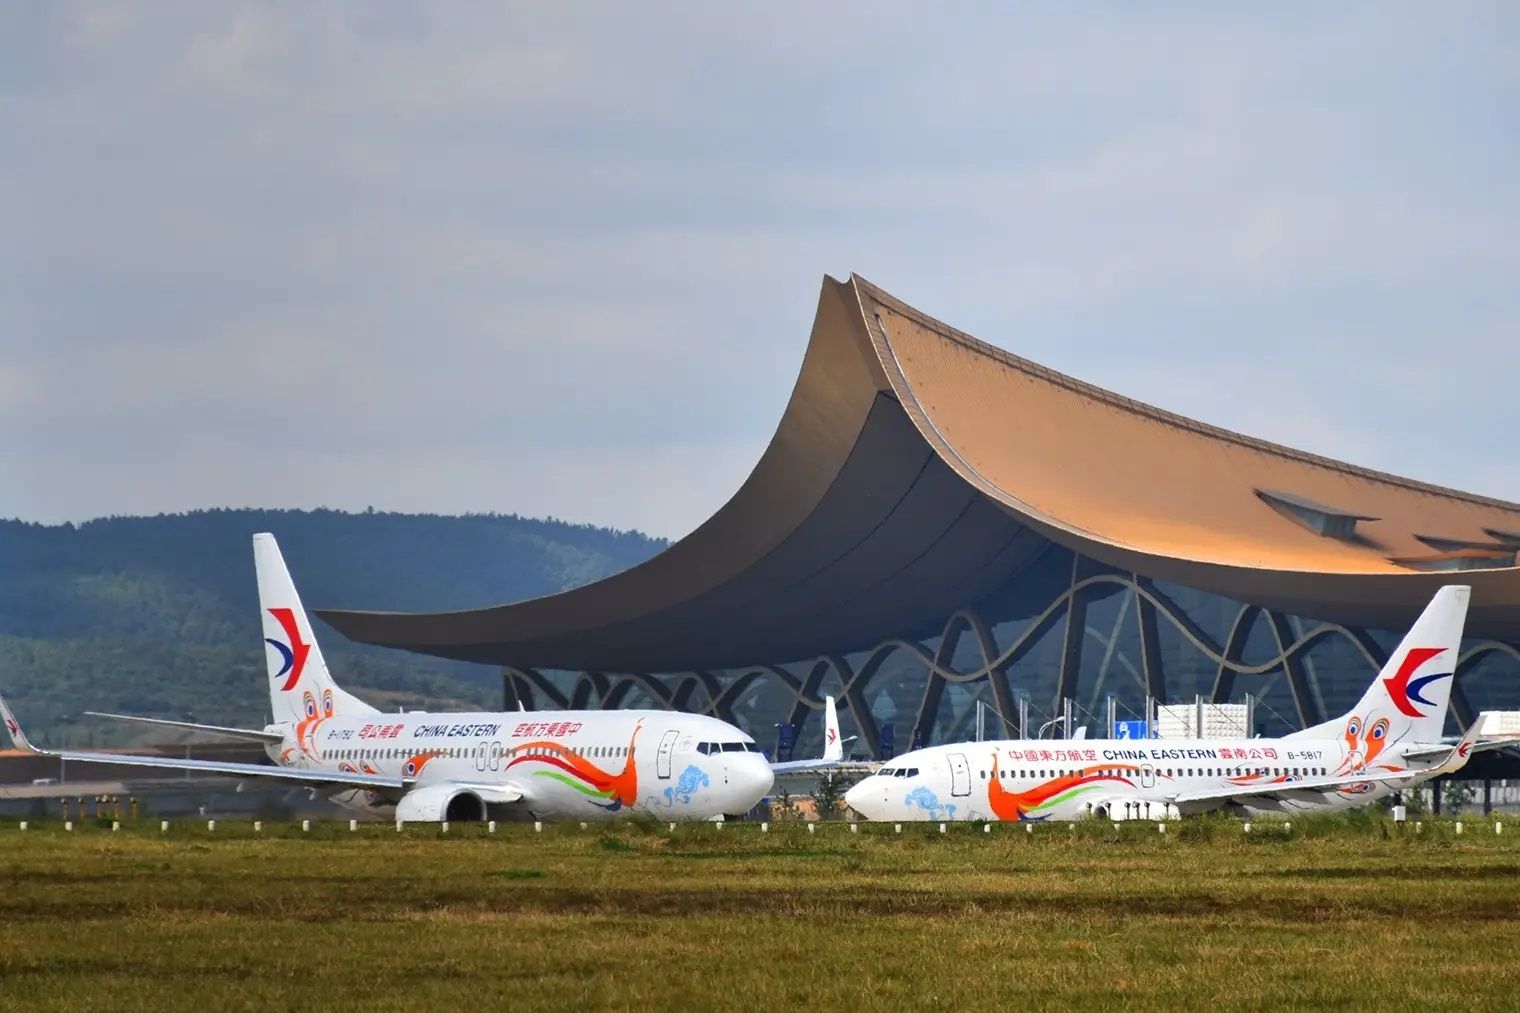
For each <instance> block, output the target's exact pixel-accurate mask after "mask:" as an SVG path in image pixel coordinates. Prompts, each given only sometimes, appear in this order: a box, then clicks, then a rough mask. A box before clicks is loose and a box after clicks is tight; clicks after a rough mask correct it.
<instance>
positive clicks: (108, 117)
mask: <svg viewBox="0 0 1520 1013" xmlns="http://www.w3.org/2000/svg"><path fill="white" fill-rule="evenodd" d="M0 137H3V138H4V139H5V140H4V141H3V142H0V516H9V517H21V518H24V519H28V520H36V521H47V522H57V521H62V520H74V521H79V520H84V519H87V518H90V517H95V516H102V515H110V514H135V513H157V512H160V511H179V510H186V509H194V508H201V507H214V506H269V507H316V506H328V507H336V508H345V509H364V508H365V507H369V506H373V507H374V508H376V509H393V510H406V511H432V512H442V513H460V512H483V511H497V512H504V513H506V512H515V513H520V514H524V515H533V516H555V517H560V518H563V519H567V520H572V521H578V522H590V523H596V524H605V525H610V526H614V527H619V528H638V529H641V530H644V531H648V532H651V533H653V534H657V535H663V536H666V537H677V536H680V535H681V534H683V533H685V532H687V531H689V530H690V529H692V528H693V527H695V526H696V525H697V524H699V523H700V522H701V521H702V520H704V519H705V518H706V517H707V516H709V515H710V514H711V513H712V512H713V511H714V510H715V509H716V508H717V507H718V506H720V505H721V504H722V503H723V502H724V501H725V500H726V499H727V498H728V497H729V496H730V495H731V494H732V493H733V492H734V491H735V490H736V489H737V488H738V486H739V485H740V483H741V482H742V481H743V480H744V477H745V476H746V475H747V474H748V472H749V470H750V468H751V467H752V466H753V464H754V463H755V461H756V460H757V459H758V457H759V455H760V452H761V450H762V449H763V448H764V446H765V444H766V443H767V441H768V440H769V438H770V435H771V433H772V431H773V430H774V427H775V425H776V422H777V421H778V420H779V418H780V417H781V413H782V411H783V409H784V407H785V405H786V401H787V398H788V396H789V393H790V390H791V386H792V383H793V381H794V380H795V378H796V372H797V369H798V367H799V365H800V363H801V359H802V353H803V349H804V347H805V345H806V342H807V336H808V330H809V326H810V324H811V321H812V315H813V310H814V308H815V306H816V301H817V296H818V289H819V284H820V282H821V280H822V278H823V276H824V275H825V274H832V275H834V276H835V277H840V278H842V277H846V276H847V275H848V274H849V273H850V272H851V271H854V272H858V273H859V274H861V275H862V276H864V277H866V278H868V279H870V280H871V281H873V282H875V283H876V284H879V285H881V286H882V287H884V288H886V289H887V290H888V291H890V292H892V293H894V294H895V295H897V296H899V297H900V298H903V299H905V300H906V301H908V302H909V303H911V304H913V305H916V306H918V307H919V308H920V309H923V310H924V311H926V312H928V313H930V314H932V315H934V316H936V317H939V318H940V319H942V320H945V321H947V322H949V323H951V324H953V325H955V326H957V327H959V328H961V329H963V330H965V331H968V332H970V333H972V334H975V335H977V336H978V337H981V338H983V339H985V340H988V341H991V342H992V343H994V344H997V345H1000V346H1002V347H1004V348H1007V349H1009V350H1011V351H1013V352H1016V353H1018V354H1020V355H1023V356H1026V357H1028V358H1031V359H1034V360H1035V361H1038V362H1041V363H1044V364H1046V365H1049V366H1051V367H1053V368H1056V369H1059V370H1062V371H1064V372H1067V373H1071V374H1073V375H1075V376H1078V377H1080V378H1082V379H1084V380H1088V381H1091V382H1093V383H1097V384H1099V385H1101V386H1104V387H1108V388H1110V389H1113V390H1116V391H1119V392H1121V393H1123V394H1126V395H1129V396H1131V397H1135V398H1139V399H1141V400H1144V401H1149V402H1151V403H1154V404H1157V405H1160V406H1162V407H1164V408H1167V409H1170V410H1173V411H1178V412H1181V413H1183V414H1186V415H1190V416H1193V417H1196V418H1200V419H1203V420H1205V421H1207V422H1211V423H1214V424H1217V425H1222V426H1226V427H1228V428H1232V429H1236V430H1241V431H1244V432H1247V433H1250V434H1252V435H1256V436H1261V437H1264V438H1267V439H1272V440H1276V441H1279V442H1284V443H1287V444H1289V445H1292V446H1296V447H1300V448H1303V449H1307V450H1312V451H1315V452H1318V453H1323V454H1327V455H1330V456H1333V457H1337V458H1341V459H1345V460H1349V461H1352V462H1354V463H1357V464H1362V465H1366V466H1370V467H1375V468H1379V469H1383V470H1388V471H1393V472H1396V473H1400V474H1406V475H1411V476H1414V477H1417V478H1420V479H1424V480H1427V481H1433V482H1437V483H1441V484H1445V485H1451V486H1455V487H1457V488H1462V489H1469V490H1472V491H1475V492H1481V493H1485V494H1489V495H1495V496H1500V497H1504V498H1508V499H1514V500H1520V467H1517V463H1520V461H1517V434H1520V400H1517V399H1520V284H1517V283H1516V279H1517V278H1520V252H1517V251H1520V230H1517V229H1516V225H1517V222H1520V164H1517V162H1520V159H1517V152H1520V8H1516V7H1515V6H1513V5H1506V4H1491V5H1489V4H1461V3H1454V4H1441V5H1433V4H1409V5H1404V4H1365V5H1359V4H1338V5H1311V4H1300V3H1273V4H1261V5H1246V4H1231V5H1220V4H1209V3H1197V4H1176V5H1170V4H1157V5H1128V4H1105V3H1086V4H1050V5H1040V4H1030V5H1002V4H951V5H928V4H902V5H899V4H893V3H885V2H883V3H873V4H869V5H848V6H847V5H843V4H839V5H820V4H817V3H803V4H796V5H792V4H787V3H766V4H752V5H744V6H734V7H730V6H728V5H697V4H688V5H675V6H665V5H662V4H656V3H650V4H638V5H633V4H619V5H614V4H605V5H599V4H496V5H485V4H479V5H476V4H432V5H413V4H386V3H365V4H350V5H345V4H339V3H332V4H321V5H313V4H305V3H291V4H237V3H219V4H204V3H199V2H196V3H182V4H173V3H161V4H159V3H155V4H136V5H128V4H106V5H99V6H97V5H90V4H84V5H74V4H68V3H48V4H43V3H35V4H6V5H4V6H0Z"/></svg>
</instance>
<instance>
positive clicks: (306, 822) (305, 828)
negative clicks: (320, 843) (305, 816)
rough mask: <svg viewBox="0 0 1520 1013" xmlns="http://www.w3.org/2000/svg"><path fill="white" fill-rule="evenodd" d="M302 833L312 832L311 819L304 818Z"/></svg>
mask: <svg viewBox="0 0 1520 1013" xmlns="http://www.w3.org/2000/svg"><path fill="white" fill-rule="evenodd" d="M301 833H303V834H309V833H311V820H302V821H301Z"/></svg>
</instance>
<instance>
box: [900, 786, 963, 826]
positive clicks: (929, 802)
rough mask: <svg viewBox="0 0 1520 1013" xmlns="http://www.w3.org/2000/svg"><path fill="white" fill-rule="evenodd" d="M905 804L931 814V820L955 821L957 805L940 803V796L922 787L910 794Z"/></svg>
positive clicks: (904, 799) (905, 799) (904, 800)
mask: <svg viewBox="0 0 1520 1013" xmlns="http://www.w3.org/2000/svg"><path fill="white" fill-rule="evenodd" d="M903 802H904V803H905V804H907V806H908V807H909V808H915V807H916V808H919V809H922V810H923V811H924V812H926V813H928V814H929V818H930V819H931V820H937V819H940V818H941V817H942V816H943V818H944V819H955V803H953V802H943V803H942V802H940V800H939V796H938V795H936V794H934V792H932V791H930V790H929V789H928V788H925V787H923V786H922V785H920V786H919V787H917V788H914V789H913V790H912V791H910V792H908V794H907V795H906V796H905V797H904V798H903Z"/></svg>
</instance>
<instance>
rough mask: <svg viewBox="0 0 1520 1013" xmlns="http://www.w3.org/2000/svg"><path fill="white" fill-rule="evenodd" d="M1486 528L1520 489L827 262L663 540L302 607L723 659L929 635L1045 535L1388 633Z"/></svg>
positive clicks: (407, 634)
mask: <svg viewBox="0 0 1520 1013" xmlns="http://www.w3.org/2000/svg"><path fill="white" fill-rule="evenodd" d="M1262 488H1266V489H1270V490H1274V491H1277V494H1278V495H1279V496H1282V495H1287V496H1292V497H1294V498H1295V499H1296V500H1297V501H1299V502H1303V503H1310V504H1322V503H1337V504H1354V505H1355V516H1356V517H1357V519H1358V522H1359V523H1358V525H1357V527H1356V530H1355V534H1354V536H1353V537H1345V538H1341V537H1337V538H1327V537H1324V536H1323V535H1322V534H1317V533H1316V532H1315V531H1312V530H1308V529H1306V528H1305V527H1304V526H1303V525H1301V524H1295V523H1293V522H1292V521H1291V520H1289V519H1288V518H1287V517H1285V516H1283V515H1282V514H1281V513H1280V512H1279V511H1278V510H1277V509H1274V507H1273V506H1271V505H1269V504H1268V503H1267V502H1266V501H1264V500H1263V498H1262V497H1261V496H1260V495H1259V494H1258V491H1257V490H1259V489H1262ZM1322 509H1323V508H1322ZM1496 529H1497V530H1502V531H1514V530H1520V506H1517V505H1515V504H1511V503H1506V502H1503V501H1499V500H1494V499H1489V498H1486V497H1481V496H1474V495H1471V494H1467V493H1461V492H1457V491H1454V490H1450V489H1443V488H1440V487H1436V486H1431V485H1427V484H1424V483H1420V482H1415V481H1412V480H1409V479H1404V478H1399V477H1397V476H1393V475H1386V474H1382V473H1379V472H1374V471H1369V470H1367V469H1363V468H1357V467H1354V466H1351V465H1347V464H1343V463H1341V462H1337V461H1332V460H1329V459H1326V458H1321V457H1316V456H1314V455H1310V454H1306V453H1303V452H1300V451H1295V450H1291V449H1289V448H1286V447H1279V446H1276V445H1274V444H1270V443H1266V442H1264V441H1260V440H1255V439H1252V438H1249V437H1244V436H1241V435H1239V434H1235V433H1231V432H1228V431H1225V430H1221V429H1217V428H1214V427H1211V426H1207V425H1204V424H1203V423H1199V422H1196V421H1193V420H1191V419H1186V418H1183V417H1181V416H1176V415H1172V414H1170V413H1166V412H1163V411H1160V410H1158V409H1155V408H1152V407H1150V406H1147V405H1143V404H1140V403H1138V402H1134V401H1131V400H1129V399H1126V398H1123V397H1120V396H1118V395H1115V394H1112V393H1110V392H1108V391H1104V390H1101V389H1099V388H1096V387H1092V386H1090V385H1087V384H1084V383H1081V382H1080V381H1077V380H1074V379H1072V378H1070V377H1066V376H1064V375H1062V374H1059V373H1056V372H1054V371H1052V370H1049V369H1046V368H1044V367H1042V366H1038V365H1036V364H1034V363H1031V362H1028V361H1027V360H1023V359H1020V358H1018V357H1017V356H1013V355H1011V354H1009V353H1007V352H1005V351H1003V350H1001V349H997V348H994V347H992V346H990V345H986V344H984V343H982V342H979V341H977V340H975V339H973V338H971V337H969V336H967V335H965V334H962V333H960V332H959V331H956V330H954V329H953V328H950V327H948V326H946V325H945V324H942V323H940V322H938V321H935V320H933V319H932V318H929V317H927V316H925V315H923V314H921V313H919V312H918V311H917V310H914V309H912V308H911V307H908V306H906V305H905V304H903V303H901V302H900V301H898V300H896V299H894V298H893V297H891V296H890V295H887V294H886V293H885V292H882V291H881V290H880V289H877V288H875V287H874V286H872V285H870V284H869V283H867V282H865V281H864V280H862V279H860V278H857V277H852V278H851V279H850V280H848V281H845V282H836V281H834V280H832V279H825V281H824V285H823V291H822V293H821V295H820V297H819V303H818V312H817V316H816V318H815V320H814V324H813V332H812V338H811V341H810V343H809V346H808V350H807V353H806V356H805V357H804V360H803V365H802V370H801V372H800V374H799V375H798V379H797V383H796V386H795V388H794V389H793V392H792V397H791V401H790V403H789V404H788V406H787V409H786V411H785V413H784V414H783V415H782V418H781V422H780V424H779V425H778V427H777V429H776V433H775V435H774V436H773V438H772V440H771V443H770V445H769V446H768V447H767V448H766V450H765V452H764V454H763V455H762V456H761V459H760V462H759V463H758V464H757V465H756V467H755V469H754V471H753V472H752V473H751V474H750V476H749V478H748V479H747V480H746V481H745V482H744V484H743V486H742V487H741V488H740V489H739V491H738V492H737V493H735V495H734V496H733V498H732V499H730V500H729V501H728V503H726V504H725V505H724V506H723V507H722V508H721V509H720V510H719V511H718V512H717V513H716V514H714V515H713V516H712V517H711V518H710V519H709V520H708V521H707V522H706V523H704V524H703V525H702V526H701V527H699V528H697V530H695V531H694V532H692V533H691V534H690V535H688V536H686V537H685V538H683V539H681V540H680V541H678V542H676V543H674V544H672V545H671V546H670V547H669V548H668V549H667V550H666V551H664V552H663V553H661V554H660V555H658V556H656V557H655V558H653V559H651V560H649V561H647V562H645V563H643V564H641V565H639V566H637V567H634V568H632V569H630V570H627V571H625V572H623V573H619V574H616V575H614V576H611V577H608V578H606V579H604V580H600V581H597V582H595V583H592V584H588V585H586V586H584V587H580V588H576V589H573V590H571V591H567V592H564V593H562V594H557V595H551V596H548V597H545V598H539V599H534V600H530V601H525V602H518V603H515V604H509V605H501V606H496V607H492V608H483V609H477V610H471V611H464V612H451V613H433V614H401V613H381V612H352V611H337V610H326V611H321V612H319V613H318V614H319V615H321V616H322V618H324V619H326V620H327V621H328V622H330V623H331V624H332V625H333V626H335V627H336V628H337V629H338V630H339V631H341V632H342V633H343V634H345V635H346V636H348V637H351V638H352V639H355V640H360V641H364V642H367V643H374V644H382V645H386V646H391V647H401V648H405V649H407V650H413V651H420V652H423V653H428V654H436V655H441V656H445V657H454V658H463V659H467V660H472V661H481V662H490V663H497V664H504V665H506V664H510V665H519V666H537V667H547V668H566V669H579V670H592V671H685V670H691V669H708V668H726V667H734V666H739V665H748V664H761V663H776V662H785V661H792V660H796V659H801V658H812V657H817V656H820V655H824V654H829V653H846V652H849V651H852V650H856V649H859V648H863V647H869V646H872V645H874V644H876V643H879V642H881V641H883V640H886V639H889V638H891V637H893V636H909V635H913V634H915V633H917V632H919V631H920V630H922V629H927V628H929V627H930V626H933V627H935V628H937V627H938V626H939V625H940V624H942V622H943V620H944V618H945V617H946V616H947V615H949V614H950V613H952V612H953V611H954V610H955V609H957V608H959V607H962V606H965V605H969V604H972V603H974V602H976V601H978V600H980V599H981V598H982V597H984V596H986V595H987V594H988V593H990V592H991V591H993V590H994V589H996V588H998V587H1000V586H1002V585H1003V584H1004V583H1006V582H1007V581H1008V580H1009V579H1010V578H1011V577H1012V576H1013V575H1014V574H1015V573H1016V572H1017V571H1018V569H1019V568H1020V567H1022V566H1024V565H1025V564H1026V563H1028V562H1029V561H1030V560H1031V559H1032V558H1033V557H1034V556H1035V555H1037V554H1038V553H1039V552H1040V551H1041V550H1042V549H1043V548H1044V547H1046V546H1047V545H1048V544H1049V543H1050V542H1056V543H1059V544H1061V545H1065V546H1067V547H1068V548H1071V549H1073V550H1076V551H1079V552H1082V553H1084V554H1086V555H1088V556H1091V557H1093V558H1095V559H1097V560H1099V561H1100V562H1103V563H1106V564H1109V565H1111V566H1114V567H1117V568H1120V569H1123V570H1129V571H1133V572H1135V573H1138V574H1141V575H1143V576H1147V577H1152V578H1157V579H1165V580H1174V581H1178V582H1181V583H1185V584H1189V585H1192V586H1194V587H1198V588H1201V589H1204V590H1209V591H1214V592H1217V593H1220V594H1224V595H1227V596H1229V597H1232V598H1235V599H1238V600H1241V601H1246V602H1250V603H1253V604H1258V605H1262V606H1266V607H1270V608H1275V609H1281V610H1284V611H1288V612H1292V613H1296V614H1300V615H1305V616H1308V617H1312V618H1318V619H1324V620H1329V621H1336V622H1344V623H1350V624H1356V625H1366V626H1373V627H1387V628H1397V627H1399V626H1402V625H1404V624H1405V623H1406V622H1408V621H1410V620H1412V619H1413V617H1414V616H1415V615H1416V614H1417V613H1418V612H1419V610H1420V608H1421V607H1422V606H1423V605H1424V603H1425V602H1426V601H1427V600H1428V599H1429V597H1430V596H1431V594H1433V593H1434V591H1435V589H1436V588H1437V587H1439V586H1440V585H1441V584H1443V583H1447V582H1450V581H1451V580H1452V579H1453V576H1452V575H1451V574H1442V573H1430V572H1421V571H1417V570H1413V569H1411V568H1409V567H1407V566H1401V565H1399V563H1398V562H1397V560H1399V559H1404V558H1415V557H1418V556H1421V555H1422V554H1424V555H1428V553H1429V548H1430V547H1429V546H1428V545H1426V544H1424V543H1423V542H1421V541H1420V540H1419V538H1418V536H1417V534H1416V532H1425V531H1432V530H1438V531H1444V532H1452V533H1454V535H1455V536H1457V537H1460V536H1461V535H1462V534H1463V533H1470V536H1471V537H1473V538H1477V537H1479V536H1481V535H1483V534H1484V533H1485V531H1488V532H1491V531H1493V530H1496ZM1490 537H1492V536H1491V535H1490ZM1460 580H1461V581H1462V582H1463V583H1469V584H1472V585H1473V586H1474V595H1473V607H1472V612H1471V615H1470V620H1469V623H1470V628H1471V629H1472V630H1473V631H1474V632H1477V633H1481V634H1483V635H1488V636H1497V637H1504V638H1513V637H1515V636H1520V571H1517V570H1515V569H1513V568H1495V569H1477V570H1468V571H1466V572H1463V573H1461V574H1460Z"/></svg>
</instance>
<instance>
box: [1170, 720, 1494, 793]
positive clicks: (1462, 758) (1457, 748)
mask: <svg viewBox="0 0 1520 1013" xmlns="http://www.w3.org/2000/svg"><path fill="white" fill-rule="evenodd" d="M1482 727H1483V722H1481V721H1474V722H1473V724H1472V727H1471V728H1469V729H1468V730H1467V734H1465V735H1463V736H1462V738H1461V740H1460V741H1458V742H1457V744H1456V745H1454V746H1443V747H1441V749H1440V750H1439V751H1438V752H1437V753H1436V754H1435V755H1437V756H1443V757H1445V759H1444V760H1443V761H1442V762H1441V763H1439V764H1437V765H1436V766H1434V767H1421V768H1419V769H1418V770H1401V771H1390V772H1388V773H1386V774H1366V773H1362V774H1352V775H1349V776H1345V777H1317V778H1307V779H1304V780H1301V781H1293V780H1283V781H1277V782H1269V783H1266V784H1248V785H1232V786H1231V787H1229V788H1227V789H1220V790H1215V791H1195V792H1183V793H1181V794H1179V795H1178V796H1177V797H1176V798H1174V799H1172V801H1173V802H1175V803H1177V804H1179V805H1181V804H1183V803H1188V802H1193V803H1197V802H1204V803H1213V804H1215V805H1226V804H1228V803H1230V802H1235V801H1245V800H1249V799H1257V798H1264V797H1265V798H1271V797H1274V796H1275V797H1278V798H1292V797H1297V798H1299V799H1306V798H1307V799H1312V798H1314V797H1315V796H1320V797H1321V798H1323V797H1325V796H1328V795H1330V794H1332V793H1337V792H1344V791H1345V790H1347V789H1353V790H1354V789H1355V788H1356V787H1357V786H1358V785H1367V786H1369V788H1370V787H1372V786H1375V785H1379V784H1383V783H1386V782H1388V781H1407V780H1409V779H1411V778H1419V779H1420V780H1422V781H1427V780H1429V779H1430V778H1432V777H1438V776H1440V775H1442V774H1454V773H1456V772H1457V771H1459V770H1461V769H1462V768H1463V767H1465V766H1467V759H1468V757H1470V756H1471V755H1472V752H1473V745H1474V743H1476V742H1477V739H1478V734H1479V730H1480V729H1481V728H1482ZM1404 755H1405V757H1406V758H1407V757H1411V756H1415V755H1418V754H1413V753H1406V754H1404Z"/></svg>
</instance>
